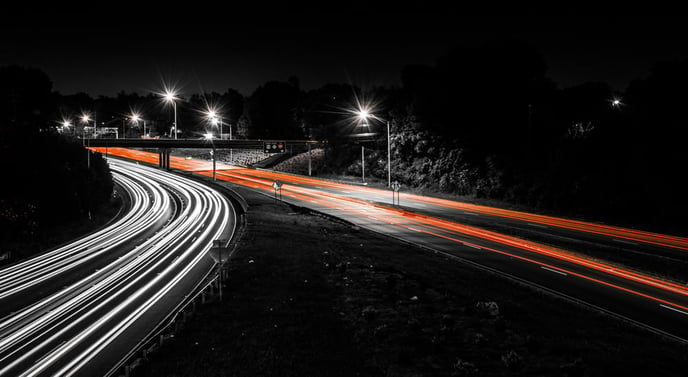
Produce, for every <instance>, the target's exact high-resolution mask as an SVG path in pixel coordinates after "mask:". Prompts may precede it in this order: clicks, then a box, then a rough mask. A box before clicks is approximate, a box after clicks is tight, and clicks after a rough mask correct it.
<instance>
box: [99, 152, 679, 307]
mask: <svg viewBox="0 0 688 377" xmlns="http://www.w3.org/2000/svg"><path fill="white" fill-rule="evenodd" d="M110 153H111V154H118V155H121V156H123V157H126V158H133V159H141V160H144V161H146V160H147V161H148V162H153V163H156V162H157V155H152V154H147V153H146V152H140V151H131V150H117V151H114V152H113V151H112V149H111V152H110ZM170 164H171V166H172V167H176V168H179V169H185V170H193V171H195V172H196V173H198V174H203V175H206V176H212V171H208V170H204V168H207V164H208V163H207V162H199V161H194V160H188V159H181V158H179V159H176V158H171V161H170ZM224 167H225V166H222V165H219V169H218V171H217V174H216V175H217V179H219V180H224V181H227V182H231V183H234V184H238V185H241V186H244V187H249V188H252V189H255V190H259V191H262V192H264V193H266V194H268V195H272V193H273V190H274V189H273V188H272V184H273V182H274V180H280V181H282V182H283V185H282V189H281V195H282V197H283V198H285V199H286V200H290V199H294V200H297V201H298V202H297V203H299V204H301V205H303V203H308V205H307V206H315V208H316V209H318V210H323V211H325V212H327V211H331V212H333V213H335V215H336V214H341V215H342V216H344V217H345V218H347V219H349V220H350V221H353V222H354V223H356V224H357V225H359V226H363V227H366V228H369V229H372V230H379V231H382V232H383V233H384V232H387V231H389V232H390V233H392V234H394V235H395V236H397V237H399V238H404V237H409V238H412V239H417V237H418V235H420V236H422V237H424V238H423V239H424V242H428V243H430V244H441V242H440V241H439V240H444V242H445V243H446V242H450V243H454V244H456V245H457V246H459V245H460V246H469V247H471V248H474V249H478V248H479V249H480V250H481V251H482V253H475V252H473V255H486V253H488V252H492V253H494V254H499V255H502V256H505V257H508V258H511V259H513V260H514V262H515V261H520V262H524V263H527V264H534V265H537V266H538V267H546V268H548V269H551V270H555V271H558V272H559V273H563V274H567V276H569V277H573V278H579V279H582V280H584V281H587V282H590V283H594V284H598V285H601V286H604V287H607V288H612V289H614V290H617V291H618V292H620V293H624V294H630V295H632V296H636V297H638V298H641V299H643V300H644V299H647V300H651V301H653V302H658V303H661V304H663V305H668V306H670V307H673V308H676V309H679V310H688V300H687V297H688V287H686V286H684V285H682V284H679V283H675V282H672V281H668V280H664V279H660V278H657V277H654V276H651V275H648V274H645V273H641V272H638V271H633V270H630V269H628V268H624V267H620V266H618V265H613V264H610V263H606V262H603V261H600V260H596V259H593V258H590V257H588V256H585V255H582V254H580V253H573V252H570V251H567V250H563V249H560V248H555V247H552V246H548V245H544V244H540V243H537V242H532V241H529V240H524V239H520V238H516V237H512V236H507V235H504V234H500V233H497V232H492V231H488V230H485V229H482V228H478V227H473V226H468V225H464V224H459V223H456V222H452V221H448V220H444V219H440V218H436V217H432V216H425V215H420V214H417V213H414V212H410V211H405V210H401V209H398V208H392V207H388V206H384V205H380V204H373V203H370V202H367V201H365V200H360V199H357V198H354V197H350V196H348V195H341V194H338V193H336V192H333V191H326V190H321V189H315V188H314V187H308V186H318V187H326V188H331V189H335V188H337V187H339V188H346V191H353V192H356V191H358V192H370V190H372V191H373V192H374V191H376V190H375V189H369V188H359V187H356V186H350V185H344V184H339V183H334V182H327V181H321V180H316V179H313V178H305V177H298V176H292V175H289V174H282V173H272V172H267V171H258V170H253V169H245V168H236V167H228V168H226V169H222V168H224ZM316 182H317V185H316V184H315V183H316ZM304 183H307V184H308V186H303V185H302V184H304ZM377 191H382V192H384V193H385V195H388V194H389V192H388V191H384V190H377ZM412 198H414V196H412V195H409V196H408V197H407V199H408V200H410V199H412ZM402 199H403V196H402ZM417 200H420V199H417ZM422 200H423V201H424V202H425V203H434V202H437V201H439V203H441V205H443V206H447V207H452V208H455V209H459V210H461V211H469V212H470V213H476V214H489V215H492V216H500V217H504V218H511V219H518V220H522V221H524V224H528V223H531V224H533V225H537V226H539V227H540V226H553V227H560V228H570V229H574V230H576V231H581V232H586V233H594V234H603V235H605V236H611V237H613V238H621V239H622V240H633V241H637V242H643V243H647V244H660V245H661V246H664V247H670V248H674V249H678V250H684V249H685V247H684V246H687V245H688V242H687V241H688V240H686V239H683V238H680V237H674V236H666V235H660V234H655V233H650V232H642V231H635V230H630V229H623V228H617V227H611V226H605V225H598V224H592V223H585V222H580V221H576V220H566V219H559V218H554V217H547V216H541V215H533V214H527V213H523V212H517V211H510V210H501V209H490V208H488V207H481V206H475V205H470V204H467V205H464V204H463V203H457V202H451V201H446V200H442V199H435V198H423V199H422ZM385 227H392V228H385ZM386 229H389V230H386ZM407 232H412V233H407ZM628 242H631V241H628ZM453 252H454V253H459V252H460V250H458V249H455V250H454V251H453ZM476 258H478V260H481V259H479V258H481V257H476ZM514 262H508V263H510V264H512V263H514ZM539 269H541V270H542V268H539ZM583 299H585V298H583Z"/></svg>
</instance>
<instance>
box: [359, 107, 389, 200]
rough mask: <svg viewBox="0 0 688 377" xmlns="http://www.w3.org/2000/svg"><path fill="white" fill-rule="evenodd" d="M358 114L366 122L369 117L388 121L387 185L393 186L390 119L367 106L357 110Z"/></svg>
mask: <svg viewBox="0 0 688 377" xmlns="http://www.w3.org/2000/svg"><path fill="white" fill-rule="evenodd" d="M356 115H357V116H358V119H360V120H361V121H363V122H365V123H366V124H367V122H368V118H372V119H375V120H378V121H384V122H385V123H387V187H392V144H391V142H390V129H389V120H385V119H382V118H380V117H378V116H375V115H373V114H371V113H370V112H369V111H368V109H366V108H360V109H359V110H358V111H356ZM361 148H363V145H361ZM361 153H363V149H361Z"/></svg>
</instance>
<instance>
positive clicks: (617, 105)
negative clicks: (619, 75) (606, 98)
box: [612, 98, 622, 107]
mask: <svg viewBox="0 0 688 377" xmlns="http://www.w3.org/2000/svg"><path fill="white" fill-rule="evenodd" d="M621 105H622V103H621V100H620V99H618V98H614V99H612V106H614V107H619V106H621Z"/></svg>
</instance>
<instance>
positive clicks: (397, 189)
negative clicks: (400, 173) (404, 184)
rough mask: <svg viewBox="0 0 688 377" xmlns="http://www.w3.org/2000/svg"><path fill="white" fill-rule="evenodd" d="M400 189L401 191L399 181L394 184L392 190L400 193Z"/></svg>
mask: <svg viewBox="0 0 688 377" xmlns="http://www.w3.org/2000/svg"><path fill="white" fill-rule="evenodd" d="M400 189H401V183H399V181H394V182H392V190H394V191H396V192H399V190H400Z"/></svg>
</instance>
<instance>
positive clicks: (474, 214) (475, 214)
mask: <svg viewBox="0 0 688 377" xmlns="http://www.w3.org/2000/svg"><path fill="white" fill-rule="evenodd" d="M463 214H464V215H473V216H480V214H479V213H473V212H466V211H463Z"/></svg>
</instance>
